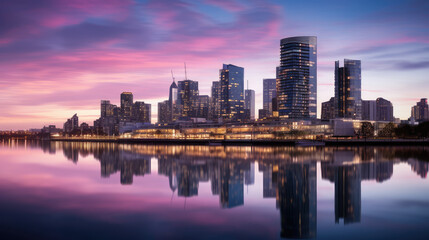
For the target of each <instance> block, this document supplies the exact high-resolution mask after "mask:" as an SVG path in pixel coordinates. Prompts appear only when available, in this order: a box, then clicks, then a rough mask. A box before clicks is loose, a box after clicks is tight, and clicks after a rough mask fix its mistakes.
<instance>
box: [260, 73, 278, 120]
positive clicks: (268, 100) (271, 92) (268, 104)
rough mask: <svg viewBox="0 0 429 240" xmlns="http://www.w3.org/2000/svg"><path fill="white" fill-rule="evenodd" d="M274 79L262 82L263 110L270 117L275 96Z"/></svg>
mask: <svg viewBox="0 0 429 240" xmlns="http://www.w3.org/2000/svg"><path fill="white" fill-rule="evenodd" d="M276 93H277V91H276V79H275V78H266V79H264V80H263V109H264V110H267V111H268V112H269V114H270V115H272V114H273V98H275V97H276V96H277V94H276Z"/></svg>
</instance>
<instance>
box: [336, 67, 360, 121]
mask: <svg viewBox="0 0 429 240" xmlns="http://www.w3.org/2000/svg"><path fill="white" fill-rule="evenodd" d="M361 82H362V80H361V62H360V60H350V59H344V67H340V62H339V61H335V109H336V115H337V117H339V118H351V119H362V98H361Z"/></svg>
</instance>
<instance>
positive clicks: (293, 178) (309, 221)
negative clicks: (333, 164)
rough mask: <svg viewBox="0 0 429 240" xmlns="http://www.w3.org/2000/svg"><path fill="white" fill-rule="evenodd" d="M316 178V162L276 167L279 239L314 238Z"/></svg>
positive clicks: (284, 164) (315, 225) (315, 228)
mask: <svg viewBox="0 0 429 240" xmlns="http://www.w3.org/2000/svg"><path fill="white" fill-rule="evenodd" d="M316 175H317V170H316V162H313V163H281V164H280V165H279V169H278V175H277V182H278V191H279V198H278V201H279V203H278V205H279V208H280V217H281V237H282V238H315V237H316V231H317V179H316Z"/></svg>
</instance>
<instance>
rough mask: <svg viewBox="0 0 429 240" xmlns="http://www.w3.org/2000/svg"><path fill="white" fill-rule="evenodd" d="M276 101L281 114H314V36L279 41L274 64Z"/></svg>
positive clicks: (315, 85)
mask: <svg viewBox="0 0 429 240" xmlns="http://www.w3.org/2000/svg"><path fill="white" fill-rule="evenodd" d="M276 72H277V82H276V89H277V104H278V112H279V116H280V117H281V118H295V119H308V118H312V119H314V118H316V117H317V37H312V36H306V37H290V38H284V39H282V40H281V41H280V66H279V67H277V71H276Z"/></svg>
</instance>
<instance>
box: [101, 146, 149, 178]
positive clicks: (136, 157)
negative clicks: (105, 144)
mask: <svg viewBox="0 0 429 240" xmlns="http://www.w3.org/2000/svg"><path fill="white" fill-rule="evenodd" d="M94 157H95V158H96V159H98V160H99V161H100V170H101V177H104V178H108V177H110V175H111V174H114V173H116V172H118V171H120V174H121V184H123V185H128V184H132V183H133V177H134V176H144V175H145V174H150V169H151V164H150V159H145V158H143V157H142V156H141V155H140V154H137V153H132V152H126V151H123V150H118V149H116V148H106V149H102V150H101V149H100V151H97V152H96V153H94Z"/></svg>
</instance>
